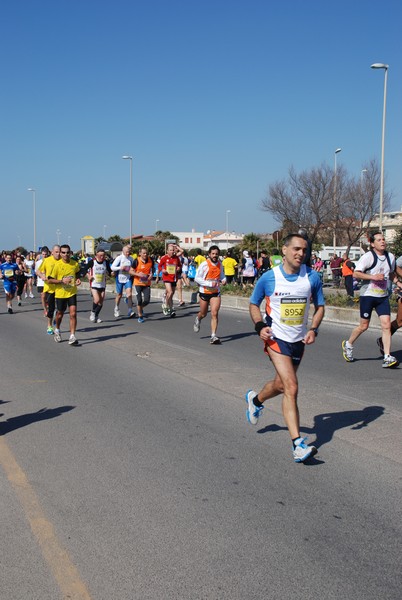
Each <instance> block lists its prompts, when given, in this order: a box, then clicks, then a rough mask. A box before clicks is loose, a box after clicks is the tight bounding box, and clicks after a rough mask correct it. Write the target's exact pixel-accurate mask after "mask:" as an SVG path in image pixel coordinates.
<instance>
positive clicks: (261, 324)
mask: <svg viewBox="0 0 402 600" xmlns="http://www.w3.org/2000/svg"><path fill="white" fill-rule="evenodd" d="M264 327H267V325H266V323H264V321H258V323H256V324H255V325H254V329H255V331H256V332H257V333H258V335H260V333H261V329H264Z"/></svg>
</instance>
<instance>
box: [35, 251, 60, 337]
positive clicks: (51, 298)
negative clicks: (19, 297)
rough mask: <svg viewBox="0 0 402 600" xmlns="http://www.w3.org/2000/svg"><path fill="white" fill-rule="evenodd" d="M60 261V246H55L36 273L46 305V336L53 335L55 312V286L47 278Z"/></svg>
mask: <svg viewBox="0 0 402 600" xmlns="http://www.w3.org/2000/svg"><path fill="white" fill-rule="evenodd" d="M59 260H60V246H59V245H58V244H55V245H54V246H53V248H52V252H51V254H50V256H48V257H47V258H45V260H44V261H43V262H42V264H41V266H40V269H39V271H38V276H39V277H41V278H42V279H43V281H44V286H43V292H44V294H45V303H46V317H47V330H46V333H47V334H48V335H53V334H54V328H53V321H54V312H55V310H56V297H55V292H56V286H55V285H54V284H53V283H50V282H49V277H50V275H51V273H52V271H53V268H54V266H55V265H56V264H57V263H58V261H59Z"/></svg>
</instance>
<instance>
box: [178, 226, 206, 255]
mask: <svg viewBox="0 0 402 600" xmlns="http://www.w3.org/2000/svg"><path fill="white" fill-rule="evenodd" d="M171 233H172V234H173V235H175V236H176V237H178V238H179V240H180V242H179V243H180V246H181V247H182V248H183V250H194V248H201V249H202V248H203V247H204V233H203V232H202V231H195V229H192V230H191V231H172V232H171Z"/></svg>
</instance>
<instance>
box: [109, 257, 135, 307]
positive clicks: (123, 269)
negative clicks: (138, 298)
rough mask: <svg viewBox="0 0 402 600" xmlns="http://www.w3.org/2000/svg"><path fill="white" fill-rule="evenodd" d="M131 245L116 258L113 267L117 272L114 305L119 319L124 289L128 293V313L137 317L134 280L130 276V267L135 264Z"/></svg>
mask: <svg viewBox="0 0 402 600" xmlns="http://www.w3.org/2000/svg"><path fill="white" fill-rule="evenodd" d="M130 250H131V246H124V248H123V251H122V254H120V256H118V257H117V258H115V259H114V261H113V263H112V266H111V269H112V271H113V272H114V273H116V299H115V305H114V313H113V314H114V316H115V318H116V319H117V318H118V317H120V309H119V305H120V300H121V298H122V296H123V290H125V293H126V299H127V304H128V314H127V316H128V317H129V318H130V317H135V313H134V311H133V298H132V293H133V289H132V288H133V282H132V279H131V277H130V273H129V271H130V269H131V267H132V266H133V263H134V259H133V258H132V256H130Z"/></svg>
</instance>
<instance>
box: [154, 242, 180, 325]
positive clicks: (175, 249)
mask: <svg viewBox="0 0 402 600" xmlns="http://www.w3.org/2000/svg"><path fill="white" fill-rule="evenodd" d="M182 254H183V250H182V249H181V248H180V246H178V245H177V244H168V246H167V250H166V254H165V255H164V256H162V258H161V259H160V261H159V265H158V276H157V278H156V283H158V281H159V278H160V274H161V273H162V281H163V283H164V284H165V294H164V298H163V302H162V310H163V314H164V315H165V316H170V317H175V316H176V313H175V311H174V309H173V296H174V293H175V290H176V284H177V278H178V274H179V273H180V271H181V260H180V258H179V257H180V256H181V255H182Z"/></svg>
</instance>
